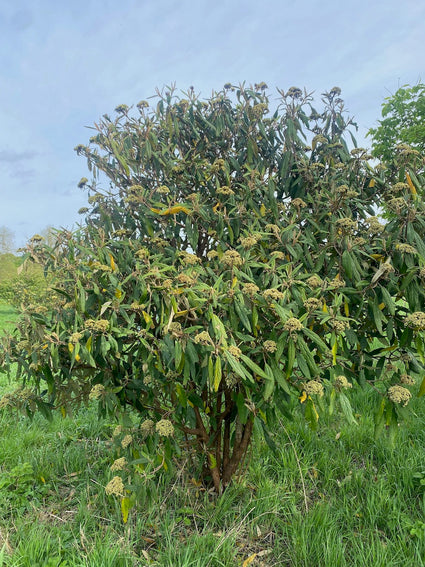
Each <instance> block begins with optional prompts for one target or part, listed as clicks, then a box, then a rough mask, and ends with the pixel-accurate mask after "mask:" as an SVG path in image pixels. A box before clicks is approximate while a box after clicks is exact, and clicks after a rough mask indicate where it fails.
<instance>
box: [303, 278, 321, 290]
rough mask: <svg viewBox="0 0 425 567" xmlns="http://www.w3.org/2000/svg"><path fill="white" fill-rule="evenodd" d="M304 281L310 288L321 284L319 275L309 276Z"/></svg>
mask: <svg viewBox="0 0 425 567" xmlns="http://www.w3.org/2000/svg"><path fill="white" fill-rule="evenodd" d="M305 283H306V284H307V285H308V286H310V287H311V288H312V289H317V288H318V287H321V286H322V285H323V280H322V279H321V278H320V277H319V276H310V277H309V278H308V279H307V280H306V282H305Z"/></svg>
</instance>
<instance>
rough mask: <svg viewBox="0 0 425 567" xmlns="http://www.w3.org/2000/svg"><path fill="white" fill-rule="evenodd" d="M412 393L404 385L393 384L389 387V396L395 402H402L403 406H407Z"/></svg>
mask: <svg viewBox="0 0 425 567" xmlns="http://www.w3.org/2000/svg"><path fill="white" fill-rule="evenodd" d="M411 397H412V394H411V393H410V392H409V390H408V389H407V388H403V386H398V385H396V386H391V387H390V388H388V398H389V399H390V400H391V401H392V402H394V403H395V404H400V405H402V406H407V404H408V403H409V400H410V398H411Z"/></svg>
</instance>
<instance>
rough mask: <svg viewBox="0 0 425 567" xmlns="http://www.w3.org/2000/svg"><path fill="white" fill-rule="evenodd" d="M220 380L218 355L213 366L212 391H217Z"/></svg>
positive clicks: (219, 359)
mask: <svg viewBox="0 0 425 567" xmlns="http://www.w3.org/2000/svg"><path fill="white" fill-rule="evenodd" d="M220 382H221V358H220V357H219V356H218V357H217V358H216V361H215V366H214V391H215V392H218V388H219V387H220Z"/></svg>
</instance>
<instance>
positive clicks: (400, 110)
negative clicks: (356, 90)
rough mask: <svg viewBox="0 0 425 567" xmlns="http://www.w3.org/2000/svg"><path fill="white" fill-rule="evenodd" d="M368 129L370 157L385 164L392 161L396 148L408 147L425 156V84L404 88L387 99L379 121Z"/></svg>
mask: <svg viewBox="0 0 425 567" xmlns="http://www.w3.org/2000/svg"><path fill="white" fill-rule="evenodd" d="M378 123H379V126H377V127H376V128H371V129H370V130H369V132H368V135H369V136H371V137H372V146H373V150H372V154H373V155H374V156H375V157H377V158H380V159H382V160H384V161H386V162H390V161H392V159H393V157H394V153H395V152H396V151H397V145H399V144H408V145H409V146H410V147H411V148H413V149H416V150H418V151H419V152H420V154H422V155H423V154H424V153H425V85H424V84H423V83H418V84H417V85H415V86H413V87H410V86H409V85H405V86H403V87H401V88H399V89H398V90H397V92H396V93H395V94H394V95H392V96H390V97H388V98H386V99H385V102H384V103H383V105H382V120H379V121H378Z"/></svg>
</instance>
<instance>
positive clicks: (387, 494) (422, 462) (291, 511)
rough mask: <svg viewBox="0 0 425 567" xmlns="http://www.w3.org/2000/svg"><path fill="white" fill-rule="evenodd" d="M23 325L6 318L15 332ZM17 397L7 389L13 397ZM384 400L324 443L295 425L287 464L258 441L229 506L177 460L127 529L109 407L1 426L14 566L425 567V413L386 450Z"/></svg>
mask: <svg viewBox="0 0 425 567" xmlns="http://www.w3.org/2000/svg"><path fill="white" fill-rule="evenodd" d="M13 317H14V313H13V311H12V310H11V309H10V308H8V307H7V306H4V305H3V306H1V308H0V321H1V325H2V326H3V327H5V326H6V321H9V320H12V319H13ZM12 325H13V324H12ZM9 328H11V325H10V324H9ZM9 387H10V386H9V384H8V382H7V379H5V378H4V377H1V378H0V395H1V392H4V391H5V389H6V388H9ZM375 395H376V394H375V393H374V392H373V391H372V390H366V391H365V390H358V391H355V392H354V393H353V397H354V398H355V401H354V402H353V405H354V407H356V411H357V412H358V413H357V414H356V419H357V422H358V425H354V424H346V423H345V422H344V421H343V420H342V419H341V420H340V421H339V420H338V419H335V418H333V419H332V422H329V423H325V422H324V423H322V424H321V427H320V428H319V431H318V433H313V432H311V431H310V430H309V429H308V428H307V427H306V425H305V423H304V421H303V419H302V418H301V417H299V418H296V419H295V420H294V421H292V422H288V421H287V420H286V418H284V417H281V418H280V419H279V420H278V421H277V422H276V424H275V427H274V431H275V433H274V435H273V440H274V442H275V443H276V446H277V449H276V451H275V452H271V451H270V450H269V449H268V448H267V447H266V445H265V443H264V440H263V439H262V437H261V436H260V434H259V433H258V432H257V435H256V437H255V440H254V444H253V446H252V448H251V451H250V453H249V456H248V459H247V462H246V474H245V475H244V476H243V477H242V478H240V479H239V480H238V481H237V482H235V483H234V484H233V485H232V486H230V487H229V488H228V489H227V490H226V491H225V493H224V494H223V495H222V496H220V497H216V496H215V495H213V494H212V493H211V492H209V491H207V490H205V489H203V487H202V486H200V485H199V483H198V482H197V481H196V478H193V476H192V475H193V471H190V470H188V469H187V468H186V469H183V464H184V458H182V460H180V461H176V462H175V467H174V469H173V470H170V471H168V472H167V473H164V474H163V475H162V476H160V477H157V478H156V479H155V481H149V482H146V484H145V486H144V490H143V491H142V496H141V499H140V502H139V504H138V505H137V506H136V507H135V508H133V509H132V510H131V511H130V515H129V519H128V522H127V523H126V524H124V523H123V521H122V516H121V510H120V507H119V503H118V502H117V501H115V500H114V497H112V496H106V494H105V491H104V487H105V485H106V484H107V483H108V482H109V480H110V479H111V477H112V476H113V473H111V471H110V470H109V467H110V465H111V464H112V462H113V461H114V454H113V449H112V445H111V441H110V440H111V435H112V431H113V429H114V428H115V426H116V422H114V421H112V420H104V419H100V420H99V419H98V418H97V409H96V406H95V404H93V405H91V406H89V407H88V408H83V409H81V410H80V411H79V412H78V413H77V414H76V415H75V416H74V418H73V419H70V418H68V417H66V418H62V417H61V416H60V415H58V416H57V417H55V419H54V420H53V421H52V422H48V421H46V420H45V419H43V418H42V417H41V416H40V415H36V416H35V417H34V419H33V420H32V421H31V420H29V419H28V418H26V417H24V416H21V415H17V414H16V413H3V414H0V432H1V433H0V463H1V464H0V510H1V511H2V512H1V514H0V550H1V552H0V565H3V566H16V567H18V566H31V567H37V566H40V567H41V566H43V567H46V566H47V567H59V566H62V567H71V566H73V567H74V566H75V567H77V566H78V567H81V566H90V567H109V566H110V567H112V566H114V567H115V566H117V567H119V566H123V567H124V566H129V567H130V566H156V567H166V566H170V567H234V566H243V567H247V566H248V565H251V566H252V567H259V566H263V567H266V566H267V567H271V566H276V567H278V566H281V567H311V566H324V567H327V566H329V567H344V566H347V567H348V566H350V567H353V566H361V567H365V566H371V567H380V566H382V567H384V566H385V567H393V566H394V567H395V566H400V567H402V566H403V567H408V566H412V567H420V566H422V565H425V560H424V558H425V458H424V446H425V411H424V402H423V399H417V398H416V399H414V400H413V401H412V405H413V410H414V411H413V412H411V417H410V418H409V421H408V422H406V423H405V424H404V425H403V427H402V428H401V429H400V435H399V438H398V441H397V443H396V447H395V449H394V450H392V449H391V448H390V446H389V445H388V443H387V441H386V440H385V438H381V439H379V440H378V441H374V439H373V416H372V417H371V416H370V415H369V414H368V407H370V406H372V402H373V403H374V400H373V397H374V396H375ZM185 471H186V472H185Z"/></svg>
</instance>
